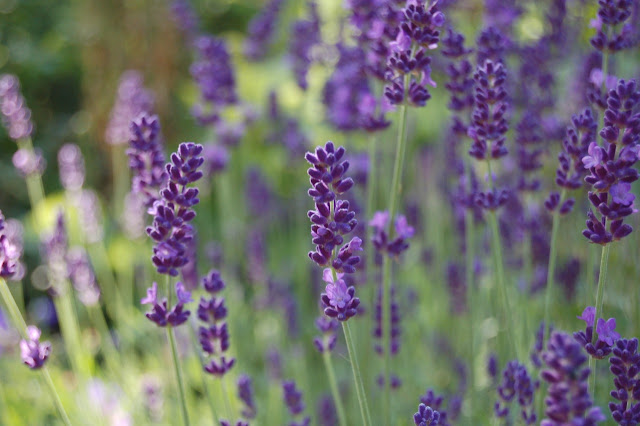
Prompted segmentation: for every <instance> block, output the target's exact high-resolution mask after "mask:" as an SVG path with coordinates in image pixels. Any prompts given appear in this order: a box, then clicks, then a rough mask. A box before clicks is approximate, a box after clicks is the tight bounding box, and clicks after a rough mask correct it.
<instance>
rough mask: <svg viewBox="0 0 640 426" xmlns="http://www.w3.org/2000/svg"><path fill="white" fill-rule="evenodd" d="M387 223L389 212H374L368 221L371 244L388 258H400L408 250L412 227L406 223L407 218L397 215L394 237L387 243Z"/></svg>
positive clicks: (412, 232) (412, 231)
mask: <svg viewBox="0 0 640 426" xmlns="http://www.w3.org/2000/svg"><path fill="white" fill-rule="evenodd" d="M388 222H389V212H387V211H384V212H375V213H374V214H373V218H372V219H371V220H370V221H369V226H371V227H373V235H372V237H371V240H372V243H373V245H374V247H375V248H376V250H378V251H380V252H383V253H387V254H388V255H389V256H394V257H397V256H400V255H401V254H402V253H403V252H404V251H406V250H407V249H408V248H409V242H408V241H407V240H408V239H409V238H411V237H413V234H414V232H415V230H414V228H413V227H412V226H409V224H408V223H407V218H406V217H405V216H403V215H399V216H397V217H396V219H395V223H394V224H395V233H394V234H395V237H394V239H393V240H391V241H389V235H388V234H387V230H386V229H387V223H388Z"/></svg>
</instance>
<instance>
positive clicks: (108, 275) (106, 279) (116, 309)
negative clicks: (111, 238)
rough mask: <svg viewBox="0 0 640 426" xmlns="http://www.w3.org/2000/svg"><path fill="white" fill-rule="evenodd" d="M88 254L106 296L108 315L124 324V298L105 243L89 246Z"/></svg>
mask: <svg viewBox="0 0 640 426" xmlns="http://www.w3.org/2000/svg"><path fill="white" fill-rule="evenodd" d="M87 252H88V253H89V258H90V259H91V264H92V265H93V266H94V267H95V271H96V275H97V277H98V281H99V283H100V289H101V291H102V294H103V295H104V300H105V307H106V309H107V313H108V314H109V317H111V318H112V319H113V320H116V321H117V322H119V323H122V321H123V320H124V316H123V310H122V306H123V298H122V296H121V295H120V291H119V290H118V285H117V283H116V279H115V277H114V275H113V271H112V269H111V262H110V261H109V255H108V254H107V249H106V248H105V246H104V242H102V241H101V242H98V243H94V244H88V245H87Z"/></svg>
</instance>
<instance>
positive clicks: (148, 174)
mask: <svg viewBox="0 0 640 426" xmlns="http://www.w3.org/2000/svg"><path fill="white" fill-rule="evenodd" d="M127 155H128V156H129V167H130V168H131V170H132V178H131V191H132V193H134V194H139V195H140V197H141V198H142V199H143V202H144V204H145V206H146V207H147V208H150V207H151V206H153V204H154V203H155V202H156V201H158V199H159V194H160V188H162V187H164V186H165V185H166V182H167V172H166V171H165V163H166V159H165V156H164V153H163V150H162V146H161V144H160V123H159V121H158V117H157V116H155V115H145V114H142V115H140V116H139V117H136V118H135V119H134V120H133V121H131V139H130V140H129V149H128V150H127Z"/></svg>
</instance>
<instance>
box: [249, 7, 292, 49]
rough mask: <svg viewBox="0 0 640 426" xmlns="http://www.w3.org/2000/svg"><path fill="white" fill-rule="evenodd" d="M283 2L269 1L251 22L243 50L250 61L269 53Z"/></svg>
mask: <svg viewBox="0 0 640 426" xmlns="http://www.w3.org/2000/svg"><path fill="white" fill-rule="evenodd" d="M282 3H283V0H271V1H269V2H268V3H267V4H266V5H265V6H264V8H263V9H262V10H261V11H260V12H259V13H258V14H257V15H256V16H254V17H253V18H252V19H251V21H250V22H249V27H248V28H247V38H246V39H245V41H244V45H243V51H244V54H245V56H246V57H247V58H248V59H249V60H250V61H259V60H261V59H263V58H264V57H265V55H266V54H267V51H268V49H269V45H270V44H271V42H272V41H273V38H274V35H275V27H276V21H277V19H278V14H279V13H280V9H281V8H282Z"/></svg>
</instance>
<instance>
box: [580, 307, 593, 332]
mask: <svg viewBox="0 0 640 426" xmlns="http://www.w3.org/2000/svg"><path fill="white" fill-rule="evenodd" d="M577 318H578V319H581V320H583V321H584V322H586V323H587V327H593V324H594V323H595V322H596V308H594V307H593V306H587V307H586V308H584V311H582V315H580V316H579V317H577Z"/></svg>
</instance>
